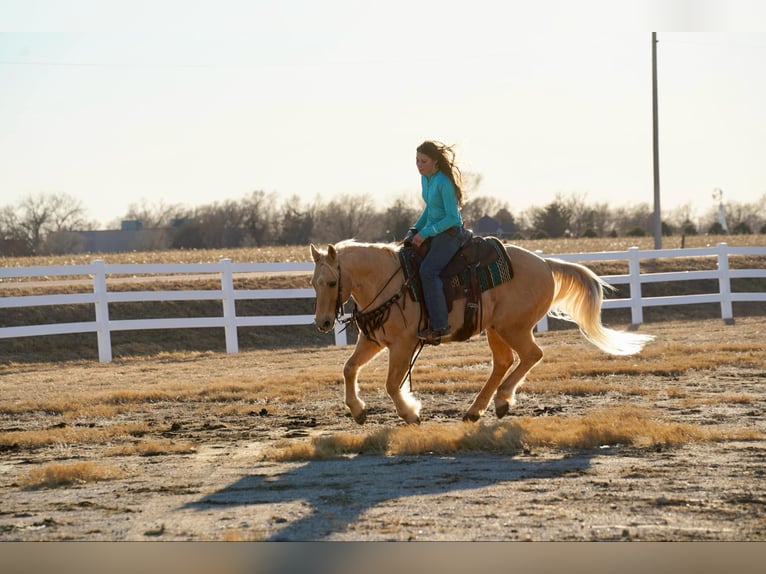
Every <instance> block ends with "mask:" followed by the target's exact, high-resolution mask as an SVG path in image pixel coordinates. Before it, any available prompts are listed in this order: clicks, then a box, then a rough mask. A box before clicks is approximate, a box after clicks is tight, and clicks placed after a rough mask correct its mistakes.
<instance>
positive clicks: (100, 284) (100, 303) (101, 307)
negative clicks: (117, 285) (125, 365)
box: [91, 259, 112, 363]
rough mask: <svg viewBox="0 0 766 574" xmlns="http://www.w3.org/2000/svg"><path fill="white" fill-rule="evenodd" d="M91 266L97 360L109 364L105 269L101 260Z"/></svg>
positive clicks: (110, 349) (109, 350)
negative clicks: (94, 300)
mask: <svg viewBox="0 0 766 574" xmlns="http://www.w3.org/2000/svg"><path fill="white" fill-rule="evenodd" d="M91 265H92V266H93V294H94V295H95V299H96V302H95V305H96V338H97V340H98V360H99V361H100V362H102V363H109V362H111V361H112V335H111V333H110V332H109V302H108V301H107V299H106V267H105V265H104V260H103V259H94V260H93V261H91Z"/></svg>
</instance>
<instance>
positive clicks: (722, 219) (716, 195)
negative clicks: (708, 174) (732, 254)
mask: <svg viewBox="0 0 766 574" xmlns="http://www.w3.org/2000/svg"><path fill="white" fill-rule="evenodd" d="M713 200H715V201H717V202H718V217H717V220H718V223H720V224H721V228H722V229H723V232H724V233H729V227H728V226H727V225H726V211H725V210H724V208H723V190H722V189H721V188H720V187H716V188H715V189H714V190H713Z"/></svg>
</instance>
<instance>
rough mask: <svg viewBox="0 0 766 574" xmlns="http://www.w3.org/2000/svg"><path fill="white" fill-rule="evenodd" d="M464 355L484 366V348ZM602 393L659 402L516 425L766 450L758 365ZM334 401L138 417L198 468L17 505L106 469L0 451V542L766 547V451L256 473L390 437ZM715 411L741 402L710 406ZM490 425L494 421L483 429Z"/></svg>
mask: <svg viewBox="0 0 766 574" xmlns="http://www.w3.org/2000/svg"><path fill="white" fill-rule="evenodd" d="M646 330H647V331H649V332H652V333H655V334H656V335H657V336H658V340H660V341H664V343H663V344H679V345H690V349H691V346H693V345H696V344H700V343H703V342H710V341H716V340H718V341H720V340H722V339H723V340H731V341H740V342H741V341H748V342H750V343H752V345H753V347H754V348H756V349H760V350H761V351H763V349H764V346H765V345H766V327H764V323H763V318H762V317H752V318H743V319H738V320H737V323H736V324H735V325H724V324H723V323H722V322H721V321H719V320H710V321H697V322H688V323H672V324H671V323H668V324H657V325H647V328H646ZM692 335H693V336H692ZM539 340H540V343H541V346H543V348H544V349H545V350H546V352H551V353H552V352H555V349H556V347H557V346H559V345H581V344H582V345H587V344H586V343H584V342H582V338H581V337H580V336H579V335H578V334H577V332H576V331H566V332H552V333H545V334H542V335H541V336H540V337H539ZM464 344H465V345H477V348H478V346H481V345H484V344H485V342H484V341H482V340H481V338H478V340H472V341H471V342H468V343H464ZM443 349H447V350H448V349H449V347H446V346H445V347H443ZM311 352H312V353H313V352H316V353H322V356H323V357H324V360H326V361H327V362H330V363H334V364H335V365H337V369H338V377H340V370H341V367H342V363H343V360H344V359H345V357H346V356H348V354H349V353H350V348H334V347H332V348H327V349H319V350H312V351H311ZM429 352H431V353H437V352H443V351H438V350H436V349H433V350H430V351H429ZM426 355H428V353H426ZM760 356H761V357H763V356H764V355H763V354H761V355H760ZM270 357H271V360H272V361H273V362H271V363H270V362H269V360H270ZM298 359H299V357H295V356H293V358H292V360H293V361H295V360H298ZM290 360H291V359H290V355H289V353H287V352H278V351H273V352H270V353H269V352H265V351H263V352H247V353H240V354H238V355H225V354H208V355H203V356H198V357H192V358H189V359H188V360H176V361H173V360H168V358H167V357H165V358H163V357H158V358H150V359H146V360H138V359H136V360H126V361H122V362H115V363H112V364H98V363H84V362H77V363H73V364H58V365H48V366H40V365H38V366H35V368H31V367H29V366H11V367H3V368H2V371H0V393H2V394H1V395H0V396H1V397H2V398H1V399H0V400H2V401H13V400H14V396H15V394H17V393H18V389H19V388H22V387H20V386H21V385H31V384H33V381H34V384H37V385H41V387H40V388H41V392H43V389H49V387H51V386H53V385H55V384H56V382H57V381H63V380H69V379H75V378H78V377H80V378H82V377H84V376H85V377H88V378H89V379H90V381H91V384H93V385H94V388H96V387H97V388H107V387H114V388H116V387H119V386H126V385H128V384H129V381H130V380H131V378H134V377H139V376H141V374H142V373H143V374H144V375H146V373H156V376H158V377H159V376H162V377H167V378H169V379H179V380H180V379H188V380H199V381H200V382H201V384H204V380H205V378H206V377H210V376H211V374H212V373H215V375H216V376H217V377H224V376H227V373H230V375H231V376H232V377H234V378H238V380H242V377H243V376H249V377H251V378H256V379H257V377H258V373H259V372H260V373H263V372H268V371H269V370H271V369H285V368H289V365H290V363H289V361H290ZM422 360H423V361H427V360H428V356H425V357H424V358H423V359H422ZM487 360H489V355H488V354H487ZM377 368H381V367H377ZM243 373H247V375H244V374H243ZM610 382H611V383H617V384H623V383H624V384H625V386H626V387H635V386H640V387H642V388H645V389H656V390H657V392H656V393H647V394H631V395H630V396H629V397H628V398H627V399H626V395H624V394H621V393H606V394H599V395H592V396H575V395H569V394H566V393H556V394H532V393H528V392H524V390H523V388H522V391H521V392H520V393H519V397H518V404H517V406H516V407H515V409H514V410H513V411H512V413H511V415H510V416H541V417H543V416H552V417H555V416H566V415H576V414H578V413H585V412H587V411H589V410H591V409H594V408H601V407H608V406H610V405H614V404H617V403H619V402H624V401H626V400H629V401H630V403H631V404H635V405H638V406H644V407H648V408H651V409H652V412H654V413H657V416H660V417H662V418H663V420H668V421H677V422H685V423H694V424H701V425H720V426H726V427H732V428H747V429H755V430H759V431H761V432H763V433H766V364H763V365H762V366H760V367H759V366H757V365H756V366H752V364H751V365H749V366H742V365H740V364H737V363H733V364H721V365H720V366H718V367H717V368H713V369H704V370H692V371H687V372H683V373H679V374H678V375H677V376H672V377H669V376H667V375H664V374H659V375H645V376H642V377H641V380H636V377H631V376H629V375H620V374H615V375H613V376H612V378H611V381H610ZM671 388H672V389H674V390H675V391H676V392H674V393H671V392H669V389H671ZM414 389H415V393H416V395H417V396H418V397H419V398H420V399H421V400H422V402H423V412H422V416H423V419H424V421H431V422H432V423H433V422H436V423H443V424H449V423H450V422H451V421H455V420H459V419H460V417H461V416H462V413H463V412H464V411H465V409H466V408H467V407H468V405H469V404H470V400H471V398H472V395H473V392H471V393H469V392H460V393H451V394H450V393H433V392H425V393H419V392H418V386H417V381H416V382H415V387H414ZM331 390H332V392H328V393H317V395H316V396H315V397H314V396H307V397H304V398H302V399H301V400H299V401H296V402H294V403H292V404H290V405H287V406H282V407H281V408H280V409H276V408H275V409H270V408H265V409H256V410H253V412H250V413H249V414H247V415H246V416H242V415H241V414H240V415H238V416H234V415H232V416H224V415H221V414H219V413H209V412H204V411H200V407H199V405H198V404H195V403H185V402H180V403H172V404H163V403H158V404H156V405H148V406H147V409H146V411H145V412H143V413H141V414H140V415H137V414H136V412H135V411H134V412H132V413H131V415H130V416H132V417H136V416H142V417H143V418H144V420H146V421H149V424H151V425H153V427H155V428H156V429H157V434H158V436H164V437H170V438H173V439H174V440H175V439H177V440H186V441H191V442H192V443H194V444H195V447H196V448H195V451H194V452H191V453H183V454H160V455H156V456H140V455H132V456H131V455H125V456H120V457H111V458H110V461H109V462H111V463H114V464H118V465H119V466H120V468H121V469H122V470H123V471H124V476H123V477H122V478H118V479H115V480H107V481H99V482H86V483H83V484H75V485H70V486H65V487H58V488H37V489H26V488H23V487H22V486H21V485H20V477H22V476H23V475H24V473H25V472H27V471H28V470H29V469H30V468H33V467H35V466H37V465H40V464H43V463H47V462H52V461H72V460H93V459H97V460H100V459H101V457H102V456H103V450H99V449H103V448H104V446H103V445H81V446H71V445H67V444H58V445H53V446H49V447H46V448H38V449H23V448H22V449H16V448H6V449H4V452H0V540H4V541H11V540H15V541H50V540H87V541H101V540H108V541H148V540H153V541H170V540H191V541H198V540H262V541H276V540H287V541H306V540H308V541H325V540H336V541H344V540H377V541H379V540H396V541H406V540H418V541H439V540H442V541H445V540H448V541H479V540H530V541H594V540H595V541H603V540H619V541H630V540H642V541H644V540H646V541H699V540H707V541H743V540H748V541H763V540H766V440H749V441H741V442H740V441H725V442H690V443H688V444H686V445H682V446H678V447H669V448H666V447H663V448H658V447H652V448H638V447H633V446H625V445H620V444H608V445H602V446H600V447H598V448H595V449H587V450H566V449H561V450H558V449H532V450H527V451H525V452H521V453H519V452H492V453H486V452H484V453H458V454H455V455H450V456H444V455H437V454H424V455H419V456H378V455H358V456H349V457H343V458H337V459H331V460H318V461H316V460H312V461H300V462H273V461H268V460H263V453H264V449H266V448H268V447H270V446H273V445H274V444H275V443H276V442H277V441H285V440H288V441H301V440H307V439H308V438H309V437H311V436H316V435H322V434H331V433H337V432H339V431H343V432H359V433H361V432H369V431H370V430H371V429H373V428H376V425H377V426H380V427H382V426H386V425H389V426H392V425H399V424H401V423H400V422H399V421H398V419H397V417H396V414H395V412H394V410H393V406H392V404H391V402H390V400H389V399H388V398H387V397H386V395H385V393H384V392H383V390H382V389H379V390H377V391H371V390H367V391H365V394H364V398H365V400H366V401H367V403H368V406H369V407H370V413H369V419H368V423H367V424H366V425H365V426H364V427H359V426H358V425H356V423H354V422H353V421H352V420H351V418H350V417H349V416H347V414H346V411H345V407H344V406H343V404H342V394H341V387H340V385H338V386H336V387H335V388H333V389H331ZM476 390H478V389H476ZM26 391H27V392H28V391H29V389H26ZM474 392H475V391H474ZM722 395H731V396H738V397H746V400H737V401H718V400H705V399H707V398H710V399H715V398H716V397H720V396H722ZM681 396H683V397H686V399H693V400H680V399H679V397H681ZM46 416H48V415H45V413H41V414H39V415H38V418H37V419H34V418H29V417H24V418H23V420H22V419H19V418H14V417H12V416H9V415H7V414H3V415H2V420H1V421H0V426H1V427H2V428H0V432H6V433H7V432H13V431H17V430H21V429H24V428H33V427H34V426H35V425H38V426H39V425H41V424H49V423H51V421H52V420H53V419H51V418H45V417H46ZM494 418H495V417H494V414H493V413H492V412H488V413H487V414H485V417H484V422H485V423H487V424H489V423H491V422H493V421H494ZM97 423H98V421H94V422H93V423H92V424H97Z"/></svg>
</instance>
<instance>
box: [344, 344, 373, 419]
mask: <svg viewBox="0 0 766 574" xmlns="http://www.w3.org/2000/svg"><path fill="white" fill-rule="evenodd" d="M382 349H383V347H381V346H380V345H378V344H377V343H374V342H372V341H370V340H369V339H368V338H367V337H365V336H364V335H362V334H360V335H359V340H358V341H357V343H356V347H355V348H354V352H353V353H352V354H351V356H350V357H349V358H348V359H347V360H346V364H345V365H344V366H343V379H344V381H345V384H346V406H347V407H348V408H349V410H350V411H351V416H352V417H354V420H355V421H356V422H357V423H359V424H363V423H364V421H366V420H367V407H366V406H365V404H364V401H363V400H362V399H360V398H359V380H358V376H359V370H360V369H361V368H362V367H363V366H364V365H366V364H367V363H369V362H370V361H371V360H372V359H373V358H374V357H375V355H377V354H378V353H380V351H381V350H382Z"/></svg>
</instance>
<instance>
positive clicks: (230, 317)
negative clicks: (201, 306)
mask: <svg viewBox="0 0 766 574" xmlns="http://www.w3.org/2000/svg"><path fill="white" fill-rule="evenodd" d="M219 263H220V264H221V303H222V304H223V328H224V332H225V333H226V352H227V353H238V352H239V341H238V340H237V309H236V306H235V305H234V273H233V272H232V270H231V259H229V258H227V257H223V258H222V259H221V260H220V262H219Z"/></svg>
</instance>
